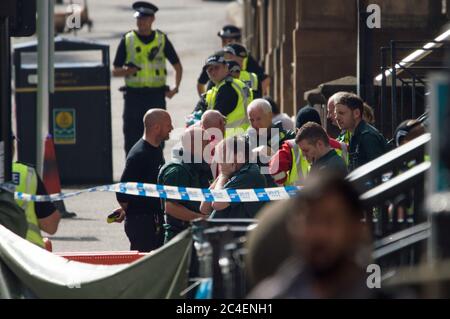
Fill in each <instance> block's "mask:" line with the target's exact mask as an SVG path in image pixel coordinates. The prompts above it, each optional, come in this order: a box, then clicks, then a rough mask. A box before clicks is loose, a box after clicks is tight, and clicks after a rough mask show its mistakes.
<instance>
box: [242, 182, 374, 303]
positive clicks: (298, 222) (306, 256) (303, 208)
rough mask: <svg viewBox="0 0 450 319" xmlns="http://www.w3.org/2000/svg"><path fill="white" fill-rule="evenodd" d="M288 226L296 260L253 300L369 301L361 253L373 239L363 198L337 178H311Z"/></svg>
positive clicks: (265, 284) (259, 289) (260, 288)
mask: <svg viewBox="0 0 450 319" xmlns="http://www.w3.org/2000/svg"><path fill="white" fill-rule="evenodd" d="M291 207H292V208H291V212H290V214H289V216H288V217H287V218H286V225H287V229H288V233H289V236H290V238H291V241H292V247H293V251H292V258H290V259H289V260H288V261H286V262H285V263H284V264H283V265H282V266H281V267H280V268H279V270H278V272H277V274H276V275H275V276H273V277H271V278H269V279H267V280H265V281H263V282H262V283H261V284H260V285H258V286H257V287H256V289H255V290H254V291H253V292H252V293H251V294H250V296H249V297H250V298H264V299H266V298H286V299H288V298H300V299H305V298H306V299H308V298H314V299H316V298H371V297H374V295H373V292H372V291H370V289H368V287H367V285H366V279H367V276H368V274H367V273H366V266H367V264H369V263H370V257H368V256H369V254H367V257H364V256H365V255H364V254H362V253H363V252H366V251H367V252H370V236H369V232H368V229H367V227H366V225H365V224H364V223H363V222H362V221H361V220H362V218H363V217H364V214H363V207H362V204H361V202H360V200H359V194H358V193H357V192H356V191H355V190H354V189H353V187H352V185H351V184H350V183H349V182H348V181H346V180H344V179H343V178H342V177H339V176H337V175H334V174H329V173H327V174H326V175H321V174H318V175H315V176H314V177H311V178H310V179H309V180H308V182H307V184H306V186H305V187H304V189H303V190H302V192H301V193H300V194H299V196H298V197H297V198H296V203H294V205H292V206H291Z"/></svg>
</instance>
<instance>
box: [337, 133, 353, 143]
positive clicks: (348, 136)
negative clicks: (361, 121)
mask: <svg viewBox="0 0 450 319" xmlns="http://www.w3.org/2000/svg"><path fill="white" fill-rule="evenodd" d="M351 139H352V133H351V132H350V131H345V133H344V134H341V135H339V136H338V138H337V139H336V140H337V141H339V142H344V143H345V144H347V145H350V140H351Z"/></svg>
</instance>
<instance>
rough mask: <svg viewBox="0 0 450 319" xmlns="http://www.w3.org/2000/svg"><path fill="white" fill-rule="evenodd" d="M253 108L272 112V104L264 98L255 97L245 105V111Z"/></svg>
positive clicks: (266, 112)
mask: <svg viewBox="0 0 450 319" xmlns="http://www.w3.org/2000/svg"><path fill="white" fill-rule="evenodd" d="M254 108H261V109H262V110H263V112H264V113H265V114H270V113H272V106H271V105H270V103H269V102H268V101H267V100H265V99H255V100H253V101H252V102H251V103H250V104H249V105H248V106H247V113H248V112H250V111H251V110H252V109H254Z"/></svg>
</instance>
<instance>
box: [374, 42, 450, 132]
mask: <svg viewBox="0 0 450 319" xmlns="http://www.w3.org/2000/svg"><path fill="white" fill-rule="evenodd" d="M423 43H426V41H391V44H390V46H389V47H382V48H381V49H380V53H381V74H380V75H379V76H378V77H377V78H376V80H378V81H380V82H381V92H380V93H381V95H380V99H381V103H380V104H381V107H380V108H379V114H377V116H378V118H379V119H380V128H381V130H382V131H383V132H385V133H386V132H389V131H390V132H391V134H393V133H394V131H395V128H396V127H397V125H399V124H400V122H401V121H403V120H405V119H408V118H416V117H418V116H419V115H420V114H422V113H423V112H425V110H426V95H427V91H428V88H427V86H428V80H427V77H428V73H429V72H432V71H439V70H449V68H448V67H447V66H446V65H445V63H444V59H443V55H444V54H445V51H446V50H448V49H449V48H450V43H449V42H446V41H436V40H434V41H428V43H427V44H426V45H425V46H424V45H423ZM412 50H414V52H413V53H412V54H410V55H409V56H408V57H406V58H402V59H400V58H399V56H401V55H403V53H404V52H405V51H412ZM436 56H437V58H436ZM394 70H395V72H394ZM389 85H390V89H389V88H388V86H389ZM389 95H390V96H389ZM387 110H390V111H391V114H390V119H389V121H390V129H389V128H388V127H387V125H386V123H385V122H386V120H387V119H388V115H387V114H385V112H387Z"/></svg>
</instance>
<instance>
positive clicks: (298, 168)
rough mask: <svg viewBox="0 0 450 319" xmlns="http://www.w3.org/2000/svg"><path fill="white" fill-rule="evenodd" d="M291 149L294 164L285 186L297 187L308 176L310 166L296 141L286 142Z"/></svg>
mask: <svg viewBox="0 0 450 319" xmlns="http://www.w3.org/2000/svg"><path fill="white" fill-rule="evenodd" d="M286 142H287V143H288V144H289V146H290V147H291V155H292V164H291V169H290V171H289V173H288V177H287V179H286V182H285V183H284V185H285V186H292V185H296V184H298V183H299V182H302V181H303V180H304V179H305V178H306V176H308V173H309V169H310V165H309V163H308V161H307V160H306V158H305V157H304V156H303V154H302V150H301V149H300V147H299V146H298V145H297V144H296V143H295V140H288V141H286Z"/></svg>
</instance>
